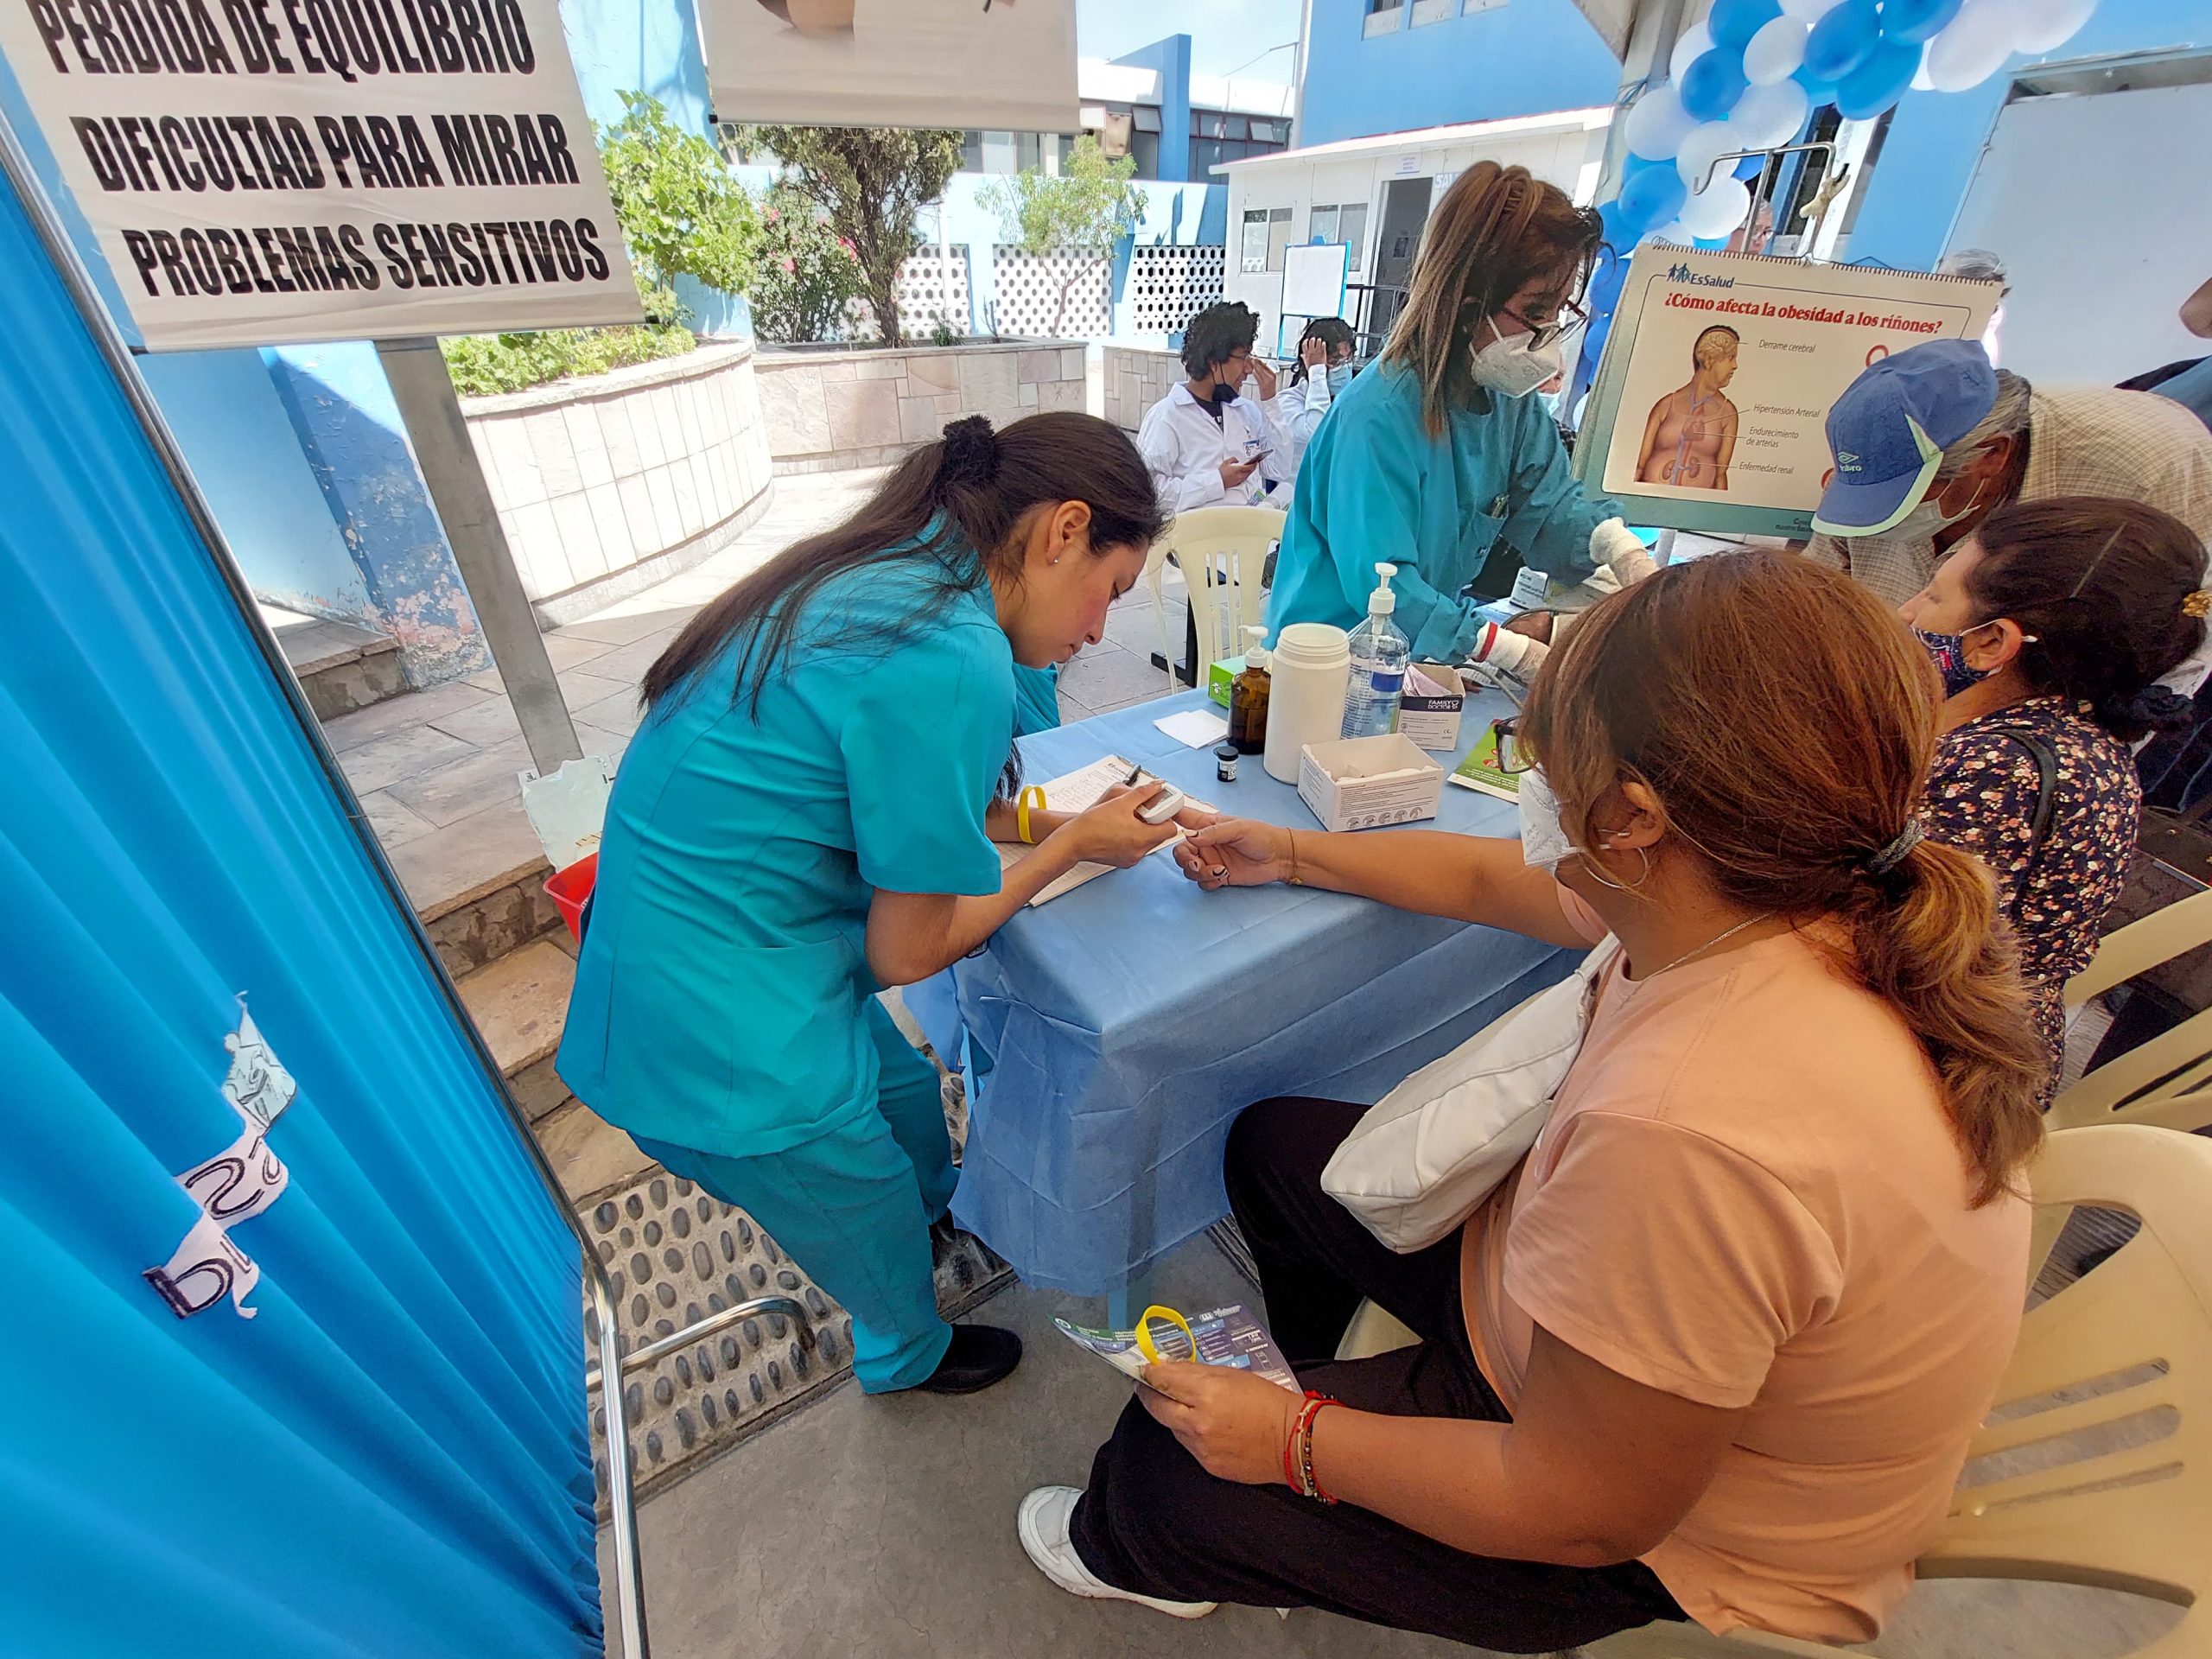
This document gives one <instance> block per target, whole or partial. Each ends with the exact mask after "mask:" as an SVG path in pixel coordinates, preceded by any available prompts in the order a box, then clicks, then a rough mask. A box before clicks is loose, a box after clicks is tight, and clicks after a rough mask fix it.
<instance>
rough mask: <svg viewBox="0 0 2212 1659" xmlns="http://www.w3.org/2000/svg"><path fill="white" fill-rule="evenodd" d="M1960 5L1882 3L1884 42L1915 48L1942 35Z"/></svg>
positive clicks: (1925, 0) (1951, 0) (1914, 0)
mask: <svg viewBox="0 0 2212 1659" xmlns="http://www.w3.org/2000/svg"><path fill="white" fill-rule="evenodd" d="M2089 3H2090V4H2091V5H2094V4H2095V3H2096V0H2089ZM1959 4H1960V0H1882V35H1883V38H1884V39H1885V40H1891V41H1899V42H1900V43H1902V44H1904V45H1906V46H1917V45H1919V44H1920V43H1921V41H1925V40H1929V39H1932V38H1933V37H1934V36H1935V35H1938V34H1940V33H1942V29H1943V26H1944V25H1945V24H1947V23H1948V22H1950V21H1951V19H1952V18H1954V17H1955V16H1958V15H1959Z"/></svg>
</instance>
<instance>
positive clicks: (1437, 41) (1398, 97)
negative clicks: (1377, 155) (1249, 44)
mask: <svg viewBox="0 0 2212 1659" xmlns="http://www.w3.org/2000/svg"><path fill="white" fill-rule="evenodd" d="M1412 15H1413V7H1412V6H1411V4H1408V5H1406V6H1404V7H1403V8H1402V10H1401V11H1400V15H1399V22H1398V27H1397V28H1396V29H1395V30H1393V31H1392V32H1390V33H1389V34H1385V35H1376V36H1374V37H1373V38H1372V39H1369V38H1366V37H1364V36H1363V34H1362V25H1363V23H1364V22H1365V21H1366V8H1365V6H1364V5H1363V3H1362V0H1313V36H1312V39H1311V40H1310V41H1308V43H1307V49H1306V101H1305V105H1304V107H1303V112H1302V115H1301V118H1300V129H1299V132H1298V143H1299V144H1300V147H1301V148H1303V147H1306V146H1308V145H1313V144H1326V143H1334V142H1336V141H1337V140H1338V139H1340V138H1365V137H1371V136H1373V135H1375V134H1376V133H1383V132H1409V131H1411V130H1414V129H1415V128H1417V127H1440V126H1446V125H1449V124H1452V123H1454V122H1459V121H1489V120H1496V119H1499V118H1503V117H1506V116H1513V115H1541V114H1544V113H1546V112H1547V111H1552V110H1580V109H1592V108H1595V107H1596V106H1598V105H1605V104H1611V102H1612V101H1613V99H1614V96H1615V94H1616V93H1617V92H1618V91H1619V88H1620V79H1621V66H1620V61H1619V60H1618V59H1617V58H1615V57H1614V56H1613V54H1611V52H1609V51H1607V50H1606V49H1605V42H1604V41H1601V40H1599V38H1598V33H1597V31H1596V30H1595V29H1592V28H1591V27H1590V25H1589V24H1588V23H1587V22H1585V21H1584V19H1583V16H1582V14H1581V13H1580V12H1579V11H1577V10H1575V9H1574V5H1573V0H1507V3H1505V4H1504V5H1502V6H1498V7H1497V8H1495V9H1494V10H1489V11H1478V12H1475V13H1472V14H1471V15H1469V16H1460V17H1452V18H1447V19H1446V20H1445V21H1444V22H1436V23H1426V24H1423V25H1422V26H1421V28H1419V29H1415V28H1413V27H1412V26H1411V22H1410V20H1411V18H1412Z"/></svg>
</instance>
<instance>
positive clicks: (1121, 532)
mask: <svg viewBox="0 0 2212 1659" xmlns="http://www.w3.org/2000/svg"><path fill="white" fill-rule="evenodd" d="M1064 501H1080V502H1082V503H1084V505H1086V506H1088V507H1089V508H1090V550H1091V552H1092V554H1093V555H1094V556H1096V555H1100V554H1103V553H1105V552H1107V551H1108V550H1111V549H1115V548H1122V547H1129V546H1144V545H1148V544H1149V543H1151V542H1152V541H1153V540H1154V538H1155V537H1158V536H1159V535H1160V531H1162V530H1163V529H1165V528H1166V521H1165V518H1164V516H1163V514H1162V513H1161V512H1160V498H1159V494H1158V492H1157V490H1156V489H1155V487H1154V484H1153V481H1152V474H1151V473H1150V471H1149V470H1148V469H1147V467H1146V466H1145V463H1144V457H1143V456H1141V455H1140V454H1138V453H1137V448H1136V446H1135V444H1134V443H1133V442H1130V440H1129V437H1128V434H1127V433H1125V432H1123V431H1122V429H1120V428H1119V427H1115V426H1109V425H1108V424H1107V423H1105V422H1104V421H1102V420H1099V419H1097V418H1096V416H1090V415H1078V414H1076V413H1074V412H1072V411H1070V410H1052V411H1048V412H1046V413H1044V414H1039V415H1031V416H1025V417H1024V418H1022V419H1021V420H1019V421H1016V422H1014V424H1013V425H1011V426H1009V427H1007V429H1005V430H1004V431H1002V432H999V431H994V430H993V429H992V427H991V423H990V422H988V420H986V419H984V418H983V416H980V415H971V416H967V417H966V418H965V419H963V420H957V421H955V422H953V423H951V424H950V425H949V426H947V427H946V428H945V429H944V436H943V437H942V438H940V439H938V440H937V441H935V442H929V443H924V444H920V445H918V446H917V447H916V448H914V449H913V451H912V453H911V454H908V455H907V456H906V459H905V460H904V461H900V462H899V465H898V466H897V467H894V468H893V469H892V473H891V476H890V477H888V478H887V479H886V480H884V481H883V483H882V486H880V488H879V489H878V490H877V491H876V493H874V495H873V496H871V497H869V498H868V500H867V501H866V502H865V503H863V504H862V505H861V508H860V509H859V511H858V512H855V513H854V514H853V516H852V517H851V518H848V519H846V520H845V522H844V523H842V524H838V525H836V527H834V528H833V529H830V530H826V531H823V532H822V533H821V534H819V535H817V536H810V537H807V538H806V539H805V540H804V541H800V542H794V543H792V544H791V546H790V547H787V548H785V550H783V551H782V552H781V553H779V554H778V555H777V556H775V557H774V558H772V559H771V560H770V561H769V562H768V563H766V564H765V565H763V566H761V567H760V569H758V570H756V571H754V572H753V574H752V575H748V576H745V577H742V578H741V579H740V580H739V581H738V582H734V583H733V584H732V585H731V586H730V587H729V588H728V589H727V590H726V591H725V592H724V593H723V594H721V597H720V598H718V599H716V600H715V601H714V602H713V603H712V604H710V605H709V606H708V607H706V608H705V609H704V610H702V611H701V612H700V613H698V614H697V615H696V616H695V617H693V618H692V619H691V620H690V623H689V624H687V625H686V626H685V627H684V629H683V632H681V633H679V634H678V635H677V637H676V640H675V643H674V644H672V645H670V646H669V648H668V649H667V650H666V651H664V652H662V653H661V655H660V657H659V658H658V660H657V661H656V662H655V663H654V664H653V665H652V667H651V668H649V669H647V670H646V671H645V680H644V683H643V684H642V685H641V686H640V687H639V697H640V699H641V700H642V701H643V702H644V703H645V706H646V708H648V709H655V708H658V707H659V705H660V703H661V701H662V700H663V699H664V698H665V697H667V696H671V694H673V693H675V692H677V691H678V690H682V689H684V688H687V687H688V686H690V683H692V681H693V680H694V679H695V677H696V676H697V675H698V674H699V673H700V671H702V669H704V668H706V667H707V666H708V665H709V664H711V663H714V662H715V661H716V660H718V659H719V658H721V657H722V656H723V654H724V652H727V651H728V650H729V649H730V648H731V647H732V646H733V645H734V647H735V662H734V665H733V674H732V679H731V685H730V695H731V696H732V698H733V700H734V699H737V698H745V699H747V700H748V701H749V702H750V704H751V707H752V712H753V714H754V715H756V716H757V715H759V713H760V693H761V691H762V690H763V688H764V687H765V686H766V684H767V683H768V681H769V680H770V679H771V678H772V677H773V675H774V673H775V671H776V669H777V666H778V664H780V663H781V662H782V661H783V660H784V658H785V654H786V653H787V652H789V651H790V649H791V641H792V639H794V638H795V637H796V635H797V634H798V629H799V625H800V622H801V620H802V618H803V616H804V613H805V611H806V608H807V607H808V605H809V604H810V602H811V601H812V600H813V599H814V597H815V596H816V594H817V593H819V591H820V590H821V588H823V584H825V583H826V582H829V581H830V580H831V579H832V578H833V577H836V576H840V575H845V574H846V573H848V572H849V571H855V570H863V569H868V568H870V567H872V566H875V565H885V564H891V563H901V564H905V565H908V566H911V567H912V569H915V570H916V571H917V572H918V573H920V574H921V575H922V576H923V578H924V580H923V582H922V583H921V584H920V585H921V592H922V600H921V602H920V603H919V604H918V605H917V607H915V609H914V610H913V611H912V613H910V614H909V615H907V616H906V617H904V618H902V619H899V621H897V622H896V623H895V624H893V625H891V626H887V627H886V626H880V625H879V626H876V627H875V628H874V630H873V631H867V630H864V629H863V628H861V626H859V625H855V626H854V628H853V629H852V630H851V631H849V632H846V633H842V634H839V635H836V636H835V639H834V643H835V644H836V645H838V646H839V647H841V648H854V647H864V646H874V647H876V648H878V649H883V648H887V647H889V646H891V645H896V644H897V643H899V641H900V640H903V639H908V638H911V637H912V635H913V634H914V633H916V632H919V631H921V630H922V629H924V628H925V627H926V626H927V625H928V624H929V622H930V621H931V620H932V619H934V618H935V617H938V616H940V615H942V614H943V613H944V611H945V609H946V608H947V607H949V606H950V605H951V603H952V602H953V601H954V599H955V598H956V597H957V596H958V595H959V594H962V593H964V592H967V591H969V590H970V589H972V588H974V587H975V585H976V580H977V578H978V575H982V576H983V577H989V578H996V579H997V580H999V581H1000V582H1016V583H1018V582H1020V577H1021V566H1022V548H1021V543H1020V530H1021V527H1022V524H1023V523H1024V522H1025V521H1026V520H1027V518H1028V517H1029V515H1030V514H1031V513H1032V512H1034V511H1035V510H1036V509H1037V508H1039V507H1041V506H1056V505H1058V504H1059V503H1061V502H1064ZM979 564H980V567H981V568H980V570H979V569H978V566H979Z"/></svg>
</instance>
